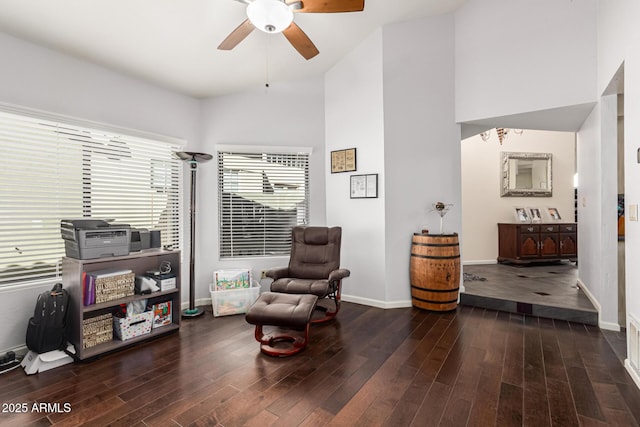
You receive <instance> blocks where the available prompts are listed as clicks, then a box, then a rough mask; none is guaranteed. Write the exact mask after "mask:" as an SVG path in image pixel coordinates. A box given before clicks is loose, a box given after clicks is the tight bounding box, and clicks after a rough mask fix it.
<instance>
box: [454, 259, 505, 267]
mask: <svg viewBox="0 0 640 427" xmlns="http://www.w3.org/2000/svg"><path fill="white" fill-rule="evenodd" d="M497 263H498V260H497V259H487V260H481V259H476V260H468V261H462V265H463V266H465V265H485V264H497Z"/></svg>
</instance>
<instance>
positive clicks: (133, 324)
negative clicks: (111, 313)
mask: <svg viewBox="0 0 640 427" xmlns="http://www.w3.org/2000/svg"><path fill="white" fill-rule="evenodd" d="M152 323H153V311H145V312H144V313H139V314H134V315H133V316H131V317H114V318H113V330H114V332H115V334H116V336H117V337H118V338H120V339H121V340H122V341H126V340H130V339H131V338H135V337H138V336H140V335H144V334H148V333H149V332H151V324H152Z"/></svg>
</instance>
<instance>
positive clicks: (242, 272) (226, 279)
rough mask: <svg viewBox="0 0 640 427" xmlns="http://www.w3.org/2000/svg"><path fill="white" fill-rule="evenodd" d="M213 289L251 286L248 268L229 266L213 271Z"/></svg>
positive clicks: (222, 289) (223, 289)
mask: <svg viewBox="0 0 640 427" xmlns="http://www.w3.org/2000/svg"><path fill="white" fill-rule="evenodd" d="M213 283H214V286H215V289H217V290H219V291H226V290H230V289H238V288H244V289H248V288H250V287H251V270H249V269H248V268H229V269H226V270H216V271H214V272H213Z"/></svg>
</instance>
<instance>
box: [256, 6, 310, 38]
mask: <svg viewBox="0 0 640 427" xmlns="http://www.w3.org/2000/svg"><path fill="white" fill-rule="evenodd" d="M297 5H298V7H299V2H298V3H297ZM247 17H248V18H249V21H251V23H252V24H253V26H254V27H256V28H257V29H259V30H261V31H264V32H265V33H273V34H275V33H281V32H283V31H284V30H286V29H287V28H288V27H289V25H291V23H292V22H293V11H292V6H290V5H288V4H286V3H284V2H282V1H280V0H255V1H253V2H251V3H249V6H247Z"/></svg>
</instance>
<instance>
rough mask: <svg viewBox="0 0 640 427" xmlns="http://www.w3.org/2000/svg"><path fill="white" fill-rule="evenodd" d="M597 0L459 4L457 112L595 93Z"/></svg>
mask: <svg viewBox="0 0 640 427" xmlns="http://www.w3.org/2000/svg"><path fill="white" fill-rule="evenodd" d="M596 4H597V1H596V0H582V1H557V0H537V1H510V0H467V1H466V2H465V4H463V5H462V7H460V9H458V11H456V14H455V18H456V22H455V23H456V69H455V74H456V79H455V85H456V98H455V99H456V106H455V108H456V119H457V121H458V122H466V121H471V120H476V119H482V118H488V117H499V116H506V115H512V114H517V113H521V112H532V111H537V110H546V109H551V108H555V107H563V106H567V105H575V104H582V103H588V102H592V101H594V100H595V96H596V93H595V85H594V82H595V79H596V69H597V65H596V31H595V30H596Z"/></svg>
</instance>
